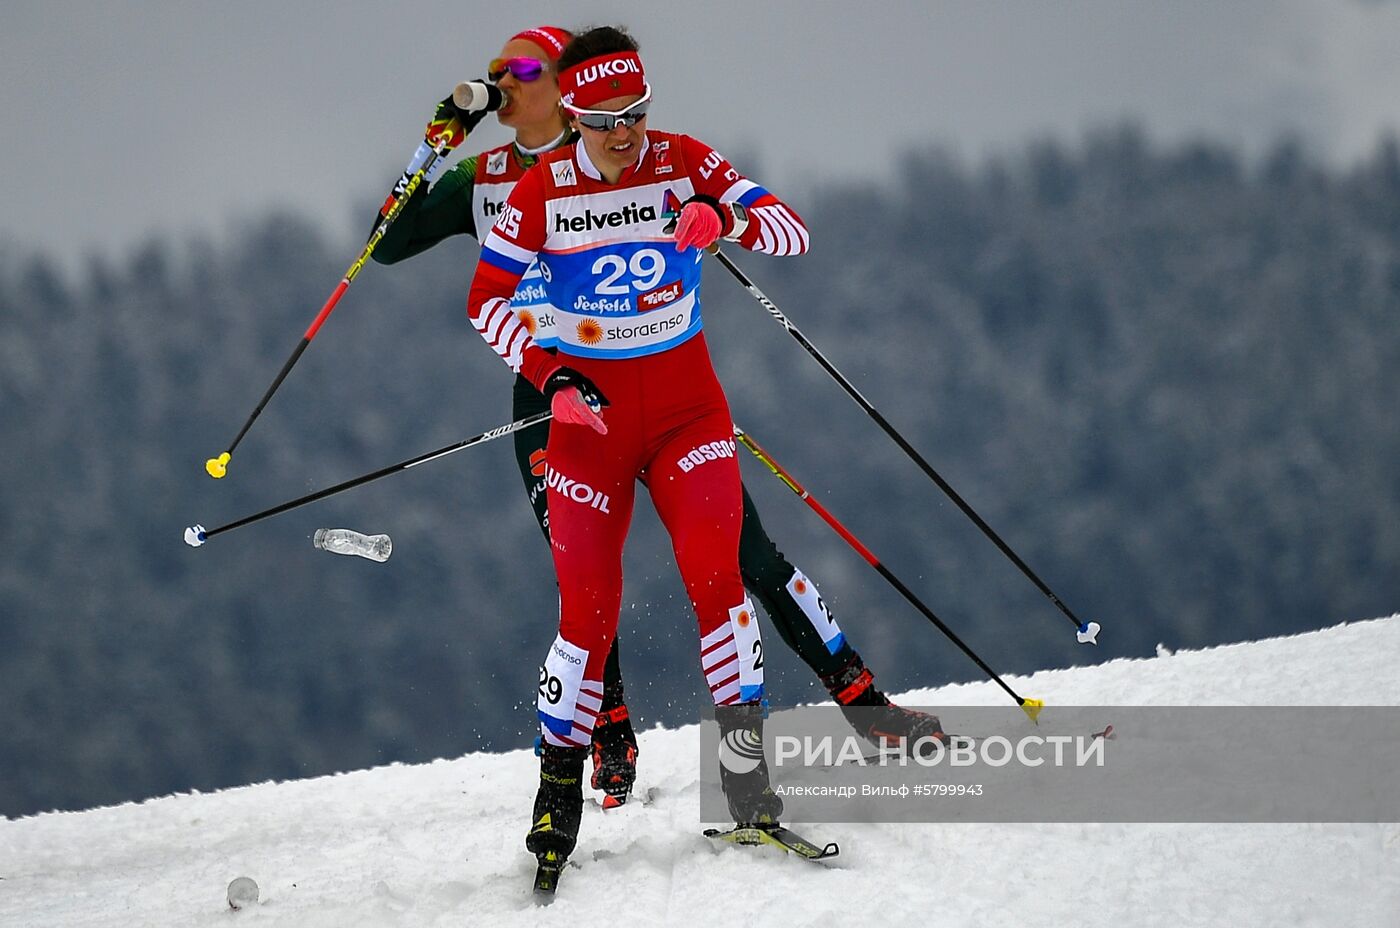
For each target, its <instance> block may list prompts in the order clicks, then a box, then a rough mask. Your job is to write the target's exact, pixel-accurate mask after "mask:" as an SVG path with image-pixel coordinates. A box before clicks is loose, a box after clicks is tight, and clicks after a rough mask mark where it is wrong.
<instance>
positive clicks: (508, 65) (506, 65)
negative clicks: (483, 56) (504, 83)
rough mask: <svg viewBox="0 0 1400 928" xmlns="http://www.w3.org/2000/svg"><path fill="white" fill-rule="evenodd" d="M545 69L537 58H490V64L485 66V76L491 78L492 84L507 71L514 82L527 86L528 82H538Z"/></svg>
mask: <svg viewBox="0 0 1400 928" xmlns="http://www.w3.org/2000/svg"><path fill="white" fill-rule="evenodd" d="M546 67H547V66H546V65H545V63H544V62H543V61H540V60H539V59H538V58H492V59H491V63H490V64H488V65H487V66H486V76H487V77H489V78H491V82H492V83H493V84H494V83H496V82H497V81H499V80H500V79H501V78H503V77H505V76H506V72H507V71H509V72H510V74H511V76H512V77H514V78H515V79H516V80H518V81H524V82H525V83H527V84H528V83H529V82H530V81H536V80H539V78H540V75H541V74H543V73H544V72H545V69H546Z"/></svg>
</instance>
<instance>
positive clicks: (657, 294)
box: [637, 280, 681, 312]
mask: <svg viewBox="0 0 1400 928" xmlns="http://www.w3.org/2000/svg"><path fill="white" fill-rule="evenodd" d="M680 298H681V282H680V281H679V280H677V281H673V282H671V283H669V284H667V285H666V286H664V287H657V288H656V289H655V290H648V291H647V292H646V293H643V294H641V295H639V296H638V297H637V309H639V310H640V311H642V312H646V311H647V310H649V309H656V308H657V307H658V306H665V305H666V304H667V303H674V302H676V300H679V299H680Z"/></svg>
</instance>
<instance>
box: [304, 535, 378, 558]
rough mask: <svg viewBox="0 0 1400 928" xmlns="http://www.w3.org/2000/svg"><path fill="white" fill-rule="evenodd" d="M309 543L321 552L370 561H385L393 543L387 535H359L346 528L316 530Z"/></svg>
mask: <svg viewBox="0 0 1400 928" xmlns="http://www.w3.org/2000/svg"><path fill="white" fill-rule="evenodd" d="M311 543H312V544H313V545H315V546H316V547H318V548H320V549H321V550H322V551H330V552H333V553H335V554H354V555H357V556H359V557H366V558H369V559H370V560H371V561H387V560H388V559H389V555H390V554H392V553H393V551H394V542H393V540H392V539H390V538H389V536H388V535H361V534H360V533H359V532H355V531H351V530H350V529H348V528H318V529H316V534H315V535H312V536H311Z"/></svg>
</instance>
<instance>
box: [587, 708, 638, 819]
mask: <svg viewBox="0 0 1400 928" xmlns="http://www.w3.org/2000/svg"><path fill="white" fill-rule="evenodd" d="M609 706H611V708H609ZM636 782H637V736H636V734H634V733H633V731H632V719H631V717H630V716H629V715H628V712H627V705H626V704H625V703H623V702H622V700H621V698H618V699H617V700H616V702H612V701H611V700H610V699H609V698H608V696H607V694H606V693H605V694H604V696H603V707H602V709H601V710H599V712H598V719H597V721H595V722H594V723H593V780H592V783H593V788H594V789H596V790H601V791H602V792H604V793H606V794H607V795H606V796H604V797H603V808H604V809H616V808H617V807H618V806H620V805H622V804H623V803H624V802H626V801H627V797H628V796H630V795H632V786H633V784H634V783H636Z"/></svg>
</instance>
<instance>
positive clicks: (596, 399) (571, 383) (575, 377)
mask: <svg viewBox="0 0 1400 928" xmlns="http://www.w3.org/2000/svg"><path fill="white" fill-rule="evenodd" d="M565 387H578V392H579V394H580V395H581V396H582V397H583V401H584V402H585V403H587V404H588V405H589V406H590V407H591V408H592V409H593V411H594V412H597V411H598V410H599V409H601V408H603V407H604V406H608V405H611V404H609V403H608V398H607V397H606V396H604V395H603V391H602V390H599V389H598V386H597V385H596V384H595V383H593V381H591V380H589V379H588V378H587V377H585V376H583V375H582V374H580V373H579V372H578V371H576V370H574V369H573V368H572V367H561V368H559V370H557V371H555V372H554V373H553V374H550V375H549V379H548V380H546V381H545V382H544V386H542V387H541V388H540V392H541V393H543V394H544V397H545V399H547V400H552V399H553V398H554V394H556V393H558V392H559V391H560V390H563V389H564V388H565Z"/></svg>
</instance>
